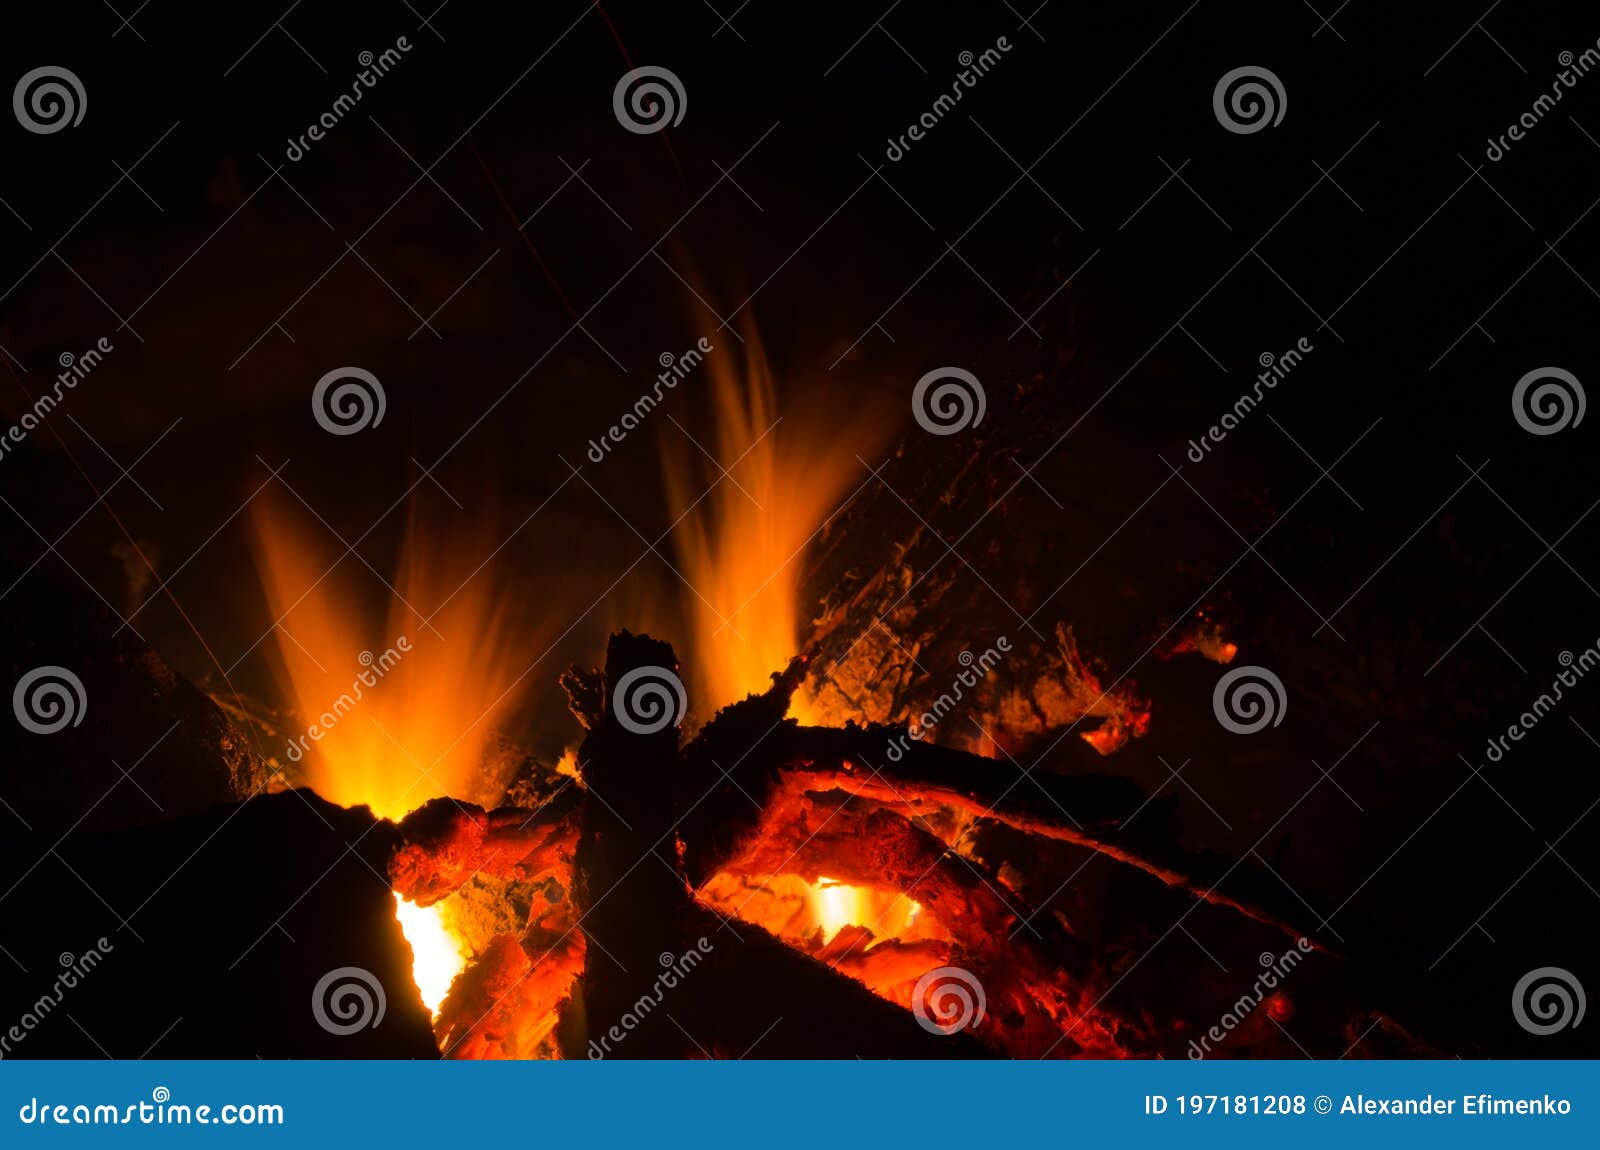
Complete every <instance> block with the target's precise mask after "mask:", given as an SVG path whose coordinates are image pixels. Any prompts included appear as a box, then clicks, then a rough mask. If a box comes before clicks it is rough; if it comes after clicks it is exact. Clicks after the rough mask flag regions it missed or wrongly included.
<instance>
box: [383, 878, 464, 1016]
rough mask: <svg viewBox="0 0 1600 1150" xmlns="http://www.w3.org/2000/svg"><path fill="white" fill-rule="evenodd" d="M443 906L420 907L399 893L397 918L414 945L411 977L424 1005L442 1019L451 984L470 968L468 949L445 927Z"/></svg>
mask: <svg viewBox="0 0 1600 1150" xmlns="http://www.w3.org/2000/svg"><path fill="white" fill-rule="evenodd" d="M443 910H444V908H443V905H442V904H440V903H434V904H433V905H432V906H418V905H417V904H416V903H412V902H407V901H406V900H405V899H403V898H401V897H400V895H399V894H398V893H396V894H395V896H394V917H395V918H396V919H397V920H398V921H399V923H400V930H401V931H402V932H403V933H404V934H405V936H406V941H407V942H408V943H410V944H411V978H412V980H413V981H414V982H416V984H417V989H418V990H419V991H421V992H422V1004H423V1005H424V1006H426V1007H427V1008H428V1009H429V1010H430V1011H432V1012H433V1015H434V1017H435V1018H437V1017H438V1016H439V1007H440V1006H441V1005H442V1004H443V1003H444V998H445V995H446V994H448V993H450V984H451V983H452V982H454V981H455V977H456V975H458V974H460V973H461V970H462V968H463V967H465V966H466V965H467V959H468V958H469V957H470V956H469V955H468V954H467V950H466V947H465V946H464V945H463V944H462V943H461V940H460V939H458V938H457V937H456V936H455V935H454V934H452V933H451V932H450V928H449V927H447V926H445V924H444V914H443Z"/></svg>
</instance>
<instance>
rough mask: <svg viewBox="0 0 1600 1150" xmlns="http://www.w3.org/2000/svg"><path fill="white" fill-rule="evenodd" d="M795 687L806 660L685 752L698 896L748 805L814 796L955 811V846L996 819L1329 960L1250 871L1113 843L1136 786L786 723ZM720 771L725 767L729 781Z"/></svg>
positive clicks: (719, 865) (1150, 845)
mask: <svg viewBox="0 0 1600 1150" xmlns="http://www.w3.org/2000/svg"><path fill="white" fill-rule="evenodd" d="M803 677H804V661H803V660H795V662H794V663H792V664H791V665H790V666H789V667H788V668H787V669H786V670H785V671H784V672H783V673H782V674H780V675H775V676H774V682H773V686H772V688H771V689H769V690H768V691H767V692H765V693H764V694H762V695H752V696H750V697H749V698H747V699H745V700H744V701H743V702H740V703H736V704H734V705H733V706H731V707H728V708H726V709H724V710H723V711H722V712H721V713H720V714H718V716H717V717H716V718H715V719H714V720H713V721H712V722H710V723H708V724H707V725H706V727H705V729H704V730H702V731H701V733H700V734H699V736H697V737H696V739H695V740H694V742H693V743H691V744H690V745H689V747H687V748H686V749H685V751H684V760H685V771H686V774H687V775H688V776H689V777H691V778H692V779H694V780H695V784H696V785H703V786H704V787H705V788H706V789H707V790H708V791H709V794H708V795H707V797H706V799H705V800H704V802H702V803H701V804H699V806H697V808H696V809H695V810H693V811H690V812H689V813H688V815H687V817H686V828H687V829H686V833H685V835H684V838H685V840H686V842H687V844H688V846H687V848H686V856H685V864H686V870H687V873H688V875H689V878H690V880H691V882H693V883H694V884H695V885H696V887H698V886H699V885H700V884H702V883H704V882H705V881H706V880H707V879H708V878H710V877H711V876H712V875H713V874H715V873H717V872H718V871H721V870H724V869H726V868H727V863H728V860H729V859H731V858H732V857H734V856H735V855H736V853H737V852H738V851H739V849H740V848H741V844H742V842H743V839H744V837H745V836H747V835H749V834H750V833H752V831H753V830H754V827H755V824H756V823H757V822H758V821H759V817H758V816H752V815H751V813H750V812H751V810H752V803H753V804H755V805H756V806H758V807H765V806H767V804H769V803H771V802H773V801H774V800H775V798H776V796H777V794H778V792H779V791H780V790H782V789H784V788H786V787H788V786H791V785H799V786H801V787H802V788H803V789H804V790H807V791H811V792H825V791H829V790H841V791H844V792H845V793H847V794H852V795H856V796H858V797H861V798H863V799H870V800H872V801H873V802H876V803H878V804H880V805H882V806H884V807H886V808H888V809H891V810H895V811H898V812H900V813H901V814H904V815H906V816H908V817H924V818H927V817H930V816H937V815H941V814H947V813H948V812H955V813H956V814H958V815H959V816H960V817H961V820H962V824H961V825H958V824H955V823H951V822H950V821H949V820H948V818H946V819H945V820H944V822H943V824H942V825H944V826H946V827H947V828H948V832H947V834H946V835H945V842H946V843H947V844H948V845H950V846H952V847H953V846H955V845H956V841H957V838H958V837H959V836H958V833H957V832H958V831H959V830H961V829H964V825H965V822H967V821H970V820H973V819H994V820H997V821H1000V822H1004V823H1006V824H1008V825H1011V826H1013V827H1015V828H1017V829H1018V830H1021V831H1023V832H1025V833H1028V834H1034V835H1039V836H1042V837H1045V838H1050V839H1055V840H1057V841H1061V842H1068V843H1073V844H1075V845H1078V846H1082V847H1086V848H1088V849H1090V850H1093V851H1096V852H1097V853H1100V854H1103V855H1105V856H1106V857H1107V858H1110V859H1113V860H1115V861H1117V862H1119V863H1122V864H1125V865H1127V866H1131V867H1134V868H1136V869H1138V870H1140V871H1143V872H1144V873H1146V874H1148V875H1150V876H1151V877H1153V878H1156V879H1158V880H1160V881H1161V882H1162V883H1164V884H1166V885H1167V886H1169V887H1174V888H1176V889H1179V890H1183V891H1186V892H1188V893H1190V894H1192V895H1194V896H1195V897H1197V898H1201V899H1204V900H1205V901H1207V902H1209V903H1212V904H1214V905H1217V906H1222V907H1226V908H1228V909H1229V910H1232V911H1235V912H1237V913H1239V914H1243V915H1245V916H1246V917H1248V918H1251V919H1254V920H1255V921H1257V922H1261V923H1264V924H1266V925H1269V926H1272V927H1274V928H1276V929H1277V930H1280V931H1282V932H1283V933H1284V934H1285V935H1287V936H1288V937H1290V938H1301V937H1305V938H1309V939H1311V940H1312V941H1313V942H1314V943H1316V945H1317V946H1318V947H1319V948H1320V949H1323V950H1329V951H1331V949H1332V948H1331V947H1329V946H1328V945H1327V944H1326V943H1325V942H1324V941H1322V940H1320V939H1319V937H1318V933H1317V932H1313V931H1310V930H1307V929H1304V928H1303V927H1302V926H1301V925H1297V920H1298V918H1299V913H1300V912H1299V910H1298V909H1296V908H1290V907H1288V906H1287V905H1284V902H1283V899H1282V897H1281V895H1280V894H1279V893H1278V889H1279V888H1277V887H1275V886H1273V885H1272V884H1270V883H1268V882H1267V881H1266V880H1265V878H1264V877H1263V876H1261V875H1259V874H1258V873H1256V871H1255V869H1254V867H1246V866H1238V865H1236V864H1234V863H1233V862H1230V861H1228V860H1224V859H1221V858H1218V857H1214V856H1206V855H1193V854H1190V853H1188V852H1185V851H1182V850H1181V849H1179V848H1177V847H1176V846H1174V845H1171V844H1169V843H1164V842H1161V841H1159V840H1153V839H1149V838H1146V839H1141V840H1138V841H1135V840H1132V839H1131V838H1130V837H1129V836H1126V835H1123V834H1121V832H1120V831H1119V829H1118V828H1119V826H1120V824H1121V823H1122V821H1123V820H1124V819H1126V818H1127V817H1128V815H1129V814H1131V813H1132V812H1133V811H1135V810H1137V809H1138V808H1139V806H1140V805H1141V803H1142V801H1143V794H1142V792H1141V791H1140V790H1139V788H1138V787H1137V786H1135V785H1134V784H1132V783H1128V782H1125V781H1122V780H1118V779H1113V778H1108V777H1105V776H1099V775H1083V776H1070V775H1053V774H1045V773H1043V772H1035V773H1031V774H1029V775H1028V776H1027V779H1026V780H1024V779H1023V778H1021V777H1020V776H1021V772H1020V771H1019V770H1017V769H1015V768H1012V767H1010V766H1009V765H1008V764H1006V763H1003V762H1001V761H997V760H994V759H987V758H983V757H981V756H978V755H973V754H969V753H967V752H964V751H958V750H952V749H950V748H946V747H940V746H937V745H934V744H931V743H925V742H917V741H912V740H908V739H907V738H906V736H905V732H904V731H903V730H899V729H896V728H893V727H888V726H877V725H873V726H867V727H861V726H857V725H856V724H854V723H851V724H847V725H846V726H844V727H842V728H820V727H801V726H799V725H798V724H796V723H794V722H793V721H790V720H786V719H785V718H784V717H783V716H784V714H785V713H786V711H787V709H788V704H789V699H790V697H791V696H792V694H793V692H794V691H795V690H796V688H797V686H798V684H799V682H800V681H801V680H802V679H803ZM891 748H898V749H899V751H898V761H897V760H896V759H894V758H891V756H890V749H891ZM723 763H728V764H732V765H731V766H730V767H729V768H728V770H727V771H726V772H724V771H723V769H722V767H721V765H720V764H723ZM724 774H725V778H724V777H723V776H724ZM719 778H723V781H722V782H720V783H719V782H718V779H719ZM1225 883H1226V889H1224V884H1225ZM1280 908H1281V909H1280Z"/></svg>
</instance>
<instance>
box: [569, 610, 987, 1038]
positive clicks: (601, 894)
mask: <svg viewBox="0 0 1600 1150" xmlns="http://www.w3.org/2000/svg"><path fill="white" fill-rule="evenodd" d="M676 667H677V659H676V657H675V655H674V654H673V652H672V648H671V647H670V646H668V645H667V644H665V643H660V642H658V641H656V640H653V639H650V638H648V637H646V636H634V635H630V634H628V633H627V632H622V633H621V634H619V635H616V636H613V637H612V640H611V643H610V645H609V647H608V648H607V652H606V670H605V685H606V689H605V691H604V693H603V695H602V696H601V698H602V702H603V711H602V713H600V714H599V715H594V716H591V717H592V718H593V720H594V725H593V726H592V727H591V730H590V733H589V736H588V738H586V739H585V740H584V743H583V746H582V747H581V748H580V749H579V752H578V767H579V772H580V775H581V777H582V779H583V782H584V786H585V788H586V794H585V798H584V807H583V812H582V816H581V818H582V826H583V831H582V834H581V837H580V839H579V843H578V849H577V855H576V868H577V875H576V880H575V884H574V885H575V892H576V896H577V897H576V903H577V906H578V909H579V911H580V913H581V919H580V921H581V922H582V928H583V931H584V933H585V935H586V937H587V938H588V940H589V943H590V947H589V950H588V953H587V961H586V966H585V974H584V978H583V999H584V1010H585V1015H586V1022H587V1035H588V1038H587V1042H588V1044H587V1050H588V1052H589V1053H590V1054H591V1055H594V1054H595V1053H596V1052H597V1051H598V1052H600V1053H605V1054H612V1053H616V1054H624V1055H626V1056H627V1057H682V1056H693V1055H695V1054H696V1053H700V1054H711V1053H716V1054H726V1055H730V1056H743V1055H744V1054H746V1053H749V1052H750V1051H751V1050H752V1049H753V1048H755V1047H757V1045H758V1044H760V1049H759V1054H760V1055H761V1056H762V1057H821V1056H826V1055H832V1056H839V1055H841V1054H844V1053H846V1052H849V1053H857V1054H861V1055H862V1056H864V1057H952V1056H969V1057H970V1056H973V1055H975V1054H981V1053H982V1048H981V1047H979V1046H978V1045H977V1044H976V1043H973V1042H971V1041H970V1040H967V1039H965V1038H964V1037H958V1038H957V1039H955V1040H954V1041H952V1040H950V1039H946V1038H944V1037H943V1036H940V1035H936V1034H933V1033H930V1032H929V1031H927V1030H925V1029H924V1028H922V1027H921V1026H919V1025H918V1024H917V1022H916V1020H915V1019H914V1018H913V1017H912V1016H910V1015H908V1014H907V1013H906V1012H905V1011H903V1010H900V1009H897V1008H895V1007H893V1006H892V1005H890V1004H889V1003H886V1002H884V1001H883V1000H882V999H880V998H878V997H876V996H874V995H873V994H872V993H871V992H869V991H868V990H867V989H866V988H865V987H864V986H863V985H862V984H861V983H859V982H856V981H854V980H853V979H849V978H846V977H844V976H843V975H841V974H839V973H837V972H836V971H834V970H833V969H831V968H830V967H828V966H826V965H824V964H822V963H820V962H817V961H815V960H813V959H811V958H810V957H808V956H806V955H803V954H800V953H798V952H796V951H795V950H793V949H791V948H790V947H788V946H786V945H785V944H783V943H782V942H780V941H779V940H778V939H776V938H774V937H773V936H771V935H770V934H768V933H767V932H765V931H763V930H760V929H759V928H756V927H751V926H748V925H745V924H739V925H737V926H735V925H733V924H724V923H722V922H720V921H719V920H718V918H717V917H716V916H715V915H713V914H712V913H711V912H709V911H708V910H707V909H705V908H704V907H702V906H700V905H699V904H697V903H696V902H695V901H694V899H693V896H692V893H691V887H690V884H689V881H688V879H687V876H686V874H685V873H684V869H683V861H682V860H683V854H684V846H683V838H682V834H681V828H682V826H683V824H684V823H685V819H684V815H685V814H687V813H688V810H687V809H684V800H683V798H682V796H683V795H684V794H685V790H684V789H683V787H682V784H683V782H684V778H683V775H684V772H683V770H682V769H681V764H680V761H679V757H678V749H677V728H676V723H675V722H672V721H667V722H665V723H663V724H662V725H660V726H659V727H656V728H655V729H653V730H649V729H646V730H644V731H643V732H642V733H641V732H640V731H638V730H630V729H629V727H628V726H625V725H624V722H623V718H624V716H623V715H619V713H618V710H617V707H616V703H617V701H618V700H619V698H620V697H622V691H623V688H624V687H625V685H626V684H625V683H624V680H625V679H628V678H629V676H637V674H638V673H640V672H644V673H651V672H660V671H662V670H669V671H670V670H674V669H675V668H676ZM629 681H630V682H632V681H636V679H629ZM624 705H625V704H624ZM675 717H681V715H680V716H675ZM632 725H633V726H635V727H638V726H639V725H640V724H638V723H633V724H632ZM675 799H676V800H677V801H675ZM691 951H693V952H695V953H696V954H697V955H698V956H699V957H697V958H696V960H695V962H694V967H695V969H694V970H692V971H690V972H687V973H685V974H684V975H683V977H682V980H681V982H678V983H677V984H676V985H675V986H673V987H672V989H671V992H670V993H671V997H670V1000H668V999H667V997H666V995H667V991H665V990H664V989H663V987H662V985H661V981H660V980H661V978H663V977H665V976H664V975H663V974H661V973H660V972H661V970H662V967H663V966H672V967H674V968H676V967H677V966H679V965H681V963H680V960H679V958H678V956H680V955H682V956H685V957H687V956H688V954H689V953H690V952H691ZM700 967H704V968H705V969H703V970H701V969H699V968H700ZM657 1008H659V1012H658V1009H657ZM785 1018H789V1019H791V1020H796V1019H804V1020H805V1021H804V1025H795V1023H794V1022H793V1021H791V1023H790V1025H789V1026H788V1027H785V1026H784V1025H783V1020H784V1019H785ZM623 1037H625V1041H623ZM605 1039H610V1040H611V1041H613V1042H615V1043H616V1046H615V1049H611V1048H610V1044H609V1043H606V1042H603V1041H602V1040H605ZM574 1053H575V1052H574Z"/></svg>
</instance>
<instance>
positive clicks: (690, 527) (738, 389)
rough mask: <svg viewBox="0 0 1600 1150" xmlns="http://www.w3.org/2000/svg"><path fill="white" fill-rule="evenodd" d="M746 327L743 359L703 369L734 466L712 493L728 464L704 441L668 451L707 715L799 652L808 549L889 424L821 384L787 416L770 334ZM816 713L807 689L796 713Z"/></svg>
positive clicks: (756, 688)
mask: <svg viewBox="0 0 1600 1150" xmlns="http://www.w3.org/2000/svg"><path fill="white" fill-rule="evenodd" d="M744 339H745V344H744V362H743V365H742V371H741V369H740V365H739V364H738V363H737V361H736V360H735V359H734V358H733V357H732V356H729V355H725V354H713V355H712V356H711V357H710V358H709V359H708V360H707V361H706V366H705V368H704V369H703V370H704V371H705V372H706V373H707V374H708V375H709V378H710V381H711V400H712V404H713V407H714V411H715V415H716V433H715V437H714V440H713V443H712V444H710V445H708V447H707V450H708V451H709V452H710V453H711V454H714V455H715V456H716V459H717V460H718V461H719V463H720V466H721V467H724V468H726V469H727V475H726V477H724V478H722V480H721V482H719V483H717V484H716V486H715V487H712V488H711V490H710V493H709V494H704V495H703V497H702V494H703V493H704V492H705V491H706V489H707V487H708V486H710V484H711V483H712V481H713V480H714V479H715V478H716V477H717V475H719V474H720V472H719V471H716V470H714V469H710V468H708V467H705V466H702V465H701V464H702V463H703V462H704V456H703V455H702V454H701V452H700V450H699V449H698V448H696V447H694V446H693V445H691V444H689V443H688V442H687V441H684V440H680V441H679V442H677V443H673V444H672V447H671V449H669V450H667V451H665V452H664V453H663V460H662V463H663V471H664V475H665V481H666V490H667V495H668V501H669V505H670V506H671V508H672V512H673V515H674V517H675V518H677V517H680V516H681V517H682V518H681V521H680V522H679V523H678V527H677V531H676V534H675V546H676V549H677V552H678V555H679V558H680V570H681V572H682V575H683V577H684V579H685V581H686V582H687V583H688V584H689V589H686V591H685V594H686V596H687V599H686V602H687V607H688V611H689V616H690V619H691V625H692V630H693V643H692V644H691V645H690V647H689V650H690V651H691V653H692V654H691V660H690V663H689V667H688V670H689V673H690V677H691V679H692V683H691V691H692V693H691V696H690V698H691V702H692V703H693V705H694V706H695V709H696V710H697V711H698V712H700V713H701V714H703V715H705V716H709V715H710V714H711V713H712V712H714V711H715V710H717V709H719V708H721V707H724V706H726V705H728V704H729V703H733V702H737V701H738V700H740V699H742V698H744V697H745V696H746V695H747V694H751V693H758V692H761V691H764V690H766V689H767V688H768V687H769V686H770V685H771V676H772V674H773V672H774V671H779V670H782V669H783V668H784V667H785V666H786V665H787V664H788V662H789V660H790V659H791V658H793V657H794V656H795V655H797V654H799V653H800V624H801V579H802V576H803V574H804V563H805V553H806V551H807V549H808V547H810V546H811V545H812V543H813V541H814V540H815V539H817V538H819V537H820V533H821V532H822V531H823V530H824V529H825V526H826V522H827V520H828V518H829V516H830V515H831V514H832V513H833V511H834V510H835V509H836V508H837V507H838V506H839V503H840V500H841V499H843V498H844V497H845V496H846V495H847V493H848V492H849V490H850V488H851V487H852V486H853V484H854V483H855V482H858V481H859V478H860V476H861V475H862V474H863V467H862V463H861V462H860V460H859V459H858V458H857V456H858V455H860V456H866V455H867V453H868V452H870V451H873V450H874V449H875V447H876V444H877V436H878V433H874V432H868V431H866V430H864V429H865V428H866V427H868V426H869V425H871V424H872V423H875V422H877V421H873V420H866V419H862V418H860V415H861V411H860V406H861V405H860V402H859V400H851V401H849V405H850V410H847V411H830V410H829V408H830V407H832V406H834V405H832V404H830V403H829V402H828V401H827V400H826V399H824V400H823V401H822V402H816V398H817V397H816V396H815V394H813V397H812V400H813V401H812V402H809V403H807V404H806V409H807V412H808V413H810V415H809V419H807V418H806V417H802V416H798V415H795V414H792V413H783V414H782V415H781V417H780V413H779V411H778V403H777V394H776V389H775V386H774V383H773V378H772V373H771V370H770V368H769V367H768V364H767V359H766V354H765V352H764V350H763V349H762V347H761V343H760V340H759V338H758V337H757V336H756V334H755V332H754V330H753V329H750V328H748V327H747V330H746V332H745V335H744ZM838 406H840V407H843V406H845V405H844V404H843V403H841V404H839V405H838ZM818 411H821V412H823V413H824V414H825V415H826V416H828V417H829V418H830V419H831V422H825V421H824V420H823V419H820V418H818V417H817V414H816V413H817V412H818ZM667 442H669V443H670V442H672V441H671V440H670V439H669V440H667ZM811 713H812V712H811V700H810V697H809V694H808V693H807V692H806V691H805V690H802V691H800V692H798V693H797V694H796V696H795V699H794V704H793V706H792V707H791V709H790V714H791V715H793V716H795V717H796V718H799V719H800V720H801V721H802V722H810V721H812V719H811Z"/></svg>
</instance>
